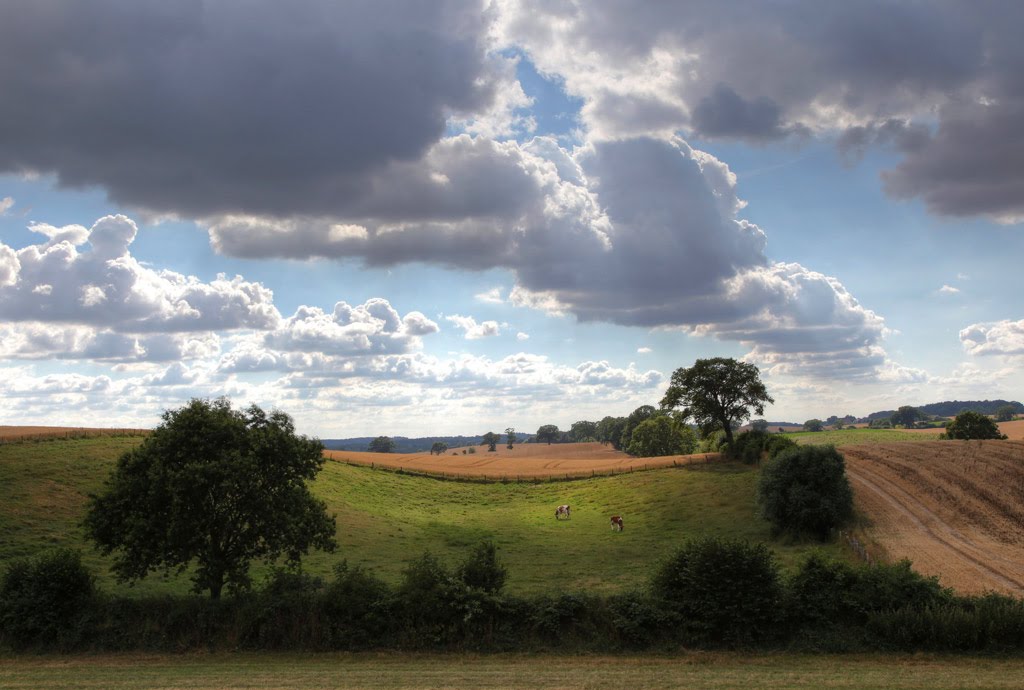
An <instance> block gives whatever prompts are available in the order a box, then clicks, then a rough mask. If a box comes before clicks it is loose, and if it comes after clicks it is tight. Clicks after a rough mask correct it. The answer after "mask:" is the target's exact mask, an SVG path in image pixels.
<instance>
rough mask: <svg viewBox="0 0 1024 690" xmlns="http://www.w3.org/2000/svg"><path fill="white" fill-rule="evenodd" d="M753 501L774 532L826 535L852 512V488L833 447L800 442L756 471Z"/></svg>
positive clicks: (820, 536) (841, 458) (838, 455)
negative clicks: (756, 497)
mask: <svg viewBox="0 0 1024 690" xmlns="http://www.w3.org/2000/svg"><path fill="white" fill-rule="evenodd" d="M758 502H759V503H760V505H761V512H762V514H763V515H764V517H765V518H766V519H767V520H768V521H769V522H771V523H772V525H773V527H774V529H775V530H776V531H777V532H792V533H796V534H800V533H807V534H812V535H814V536H816V537H818V538H820V539H826V538H828V535H829V531H830V530H831V529H832V528H833V527H837V526H839V525H841V524H843V523H844V522H845V521H847V520H848V519H849V518H850V517H851V516H852V515H853V492H852V491H851V490H850V483H849V482H848V481H847V479H846V467H845V463H844V461H843V456H842V455H841V454H840V453H839V452H838V451H837V450H836V449H835V447H834V446H800V447H798V448H792V449H790V450H787V451H784V452H782V453H780V454H778V455H777V456H776V457H775V458H773V459H772V460H769V461H768V462H767V463H766V464H765V466H764V469H762V471H761V480H760V483H759V485H758Z"/></svg>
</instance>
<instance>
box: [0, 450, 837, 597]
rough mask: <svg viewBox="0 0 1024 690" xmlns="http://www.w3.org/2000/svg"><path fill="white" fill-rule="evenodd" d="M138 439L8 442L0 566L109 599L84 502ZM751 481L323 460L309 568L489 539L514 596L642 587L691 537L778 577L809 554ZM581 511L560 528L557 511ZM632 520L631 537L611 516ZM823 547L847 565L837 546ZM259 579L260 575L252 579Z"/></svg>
mask: <svg viewBox="0 0 1024 690" xmlns="http://www.w3.org/2000/svg"><path fill="white" fill-rule="evenodd" d="M140 442H141V439H139V438H96V439H83V440H71V441H64V440H56V441H45V442H39V443H24V444H11V445H5V446H0V486H2V487H3V491H4V499H5V500H3V501H0V525H2V527H3V528H2V529H0V563H2V562H3V561H4V560H6V559H9V558H11V557H15V556H25V555H30V554H32V553H36V552H37V551H39V550H40V549H43V548H46V547H51V546H58V545H59V546H70V547H73V548H79V549H81V550H82V551H83V554H84V556H85V560H86V563H87V564H88V565H89V566H90V567H91V568H92V569H93V570H94V571H95V572H97V573H98V574H100V584H101V586H102V587H104V588H105V589H107V590H108V591H110V590H112V589H113V587H114V586H115V585H114V583H113V580H112V578H111V577H110V576H109V574H108V571H107V563H106V562H105V560H104V559H102V558H101V557H100V556H99V555H98V554H97V553H96V552H95V551H93V550H92V549H91V548H90V547H89V545H88V544H87V543H86V542H85V540H84V536H83V533H82V530H81V527H80V521H81V518H82V515H83V513H84V507H85V503H86V500H87V495H88V494H89V493H90V492H96V491H99V490H100V489H101V487H102V484H103V480H104V478H105V477H106V476H107V475H108V474H109V473H110V471H111V470H112V468H113V467H114V464H115V462H116V459H117V457H118V456H119V455H120V454H121V453H123V452H124V451H125V450H127V449H128V448H131V447H133V446H134V445H136V444H138V443H140ZM756 480H757V472H756V470H755V469H752V468H750V467H747V466H744V465H739V464H733V463H713V464H700V465H693V466H689V467H685V468H676V469H664V470H652V471H649V472H637V473H634V474H626V475H621V476H616V477H598V478H596V479H589V480H578V481H571V482H553V483H547V482H544V483H536V484H535V483H522V484H517V483H515V482H513V483H508V484H500V483H495V484H479V483H472V484H471V483H459V482H450V481H439V480H436V479H428V478H422V477H411V476H408V475H401V474H396V473H393V472H381V471H376V470H372V469H370V468H366V467H353V466H349V465H345V464H341V463H335V462H328V463H326V464H325V466H324V469H323V471H322V472H321V474H320V476H319V478H318V479H317V481H316V482H315V483H314V485H313V488H314V492H315V493H316V494H317V495H319V496H320V497H321V498H323V499H324V500H325V501H326V502H327V504H328V510H329V512H331V513H334V514H336V515H337V516H338V531H337V538H338V543H339V549H338V552H337V553H335V554H314V555H311V556H310V557H309V558H307V559H306V560H305V561H304V563H305V567H306V569H307V570H308V571H310V572H312V573H315V574H320V575H324V576H327V575H329V574H330V572H331V568H332V567H333V564H334V563H336V562H338V561H340V560H341V559H348V561H349V562H350V563H358V564H363V565H365V566H367V567H369V568H372V569H373V570H375V571H376V572H377V573H378V574H379V575H380V576H382V577H384V578H385V579H387V580H391V581H397V579H398V577H399V576H400V573H401V570H402V568H403V567H404V565H405V564H406V563H408V561H409V560H410V559H412V558H413V557H415V556H418V555H419V554H421V553H422V552H423V551H424V550H430V551H432V552H434V553H435V554H437V555H439V556H441V557H442V558H444V559H445V560H447V561H448V562H449V563H452V564H454V563H456V562H458V561H460V560H461V559H462V558H464V556H465V555H466V553H467V552H468V550H469V547H471V546H472V545H473V544H475V543H476V542H477V541H479V540H480V539H484V538H491V539H494V541H495V542H496V543H497V545H498V547H499V555H500V557H501V558H502V560H503V561H504V562H505V563H506V565H507V566H508V568H509V571H510V578H509V584H508V586H509V589H510V590H511V591H513V592H518V593H535V592H542V591H551V590H553V589H554V590H557V591H573V590H578V589H582V588H586V589H589V590H591V591H595V592H605V593H607V592H613V591H620V590H623V589H627V588H630V587H634V586H640V585H642V584H643V583H644V582H646V580H647V579H648V577H649V576H650V573H651V572H652V570H653V568H654V566H655V564H656V563H657V562H658V560H659V559H661V558H662V557H664V556H666V555H667V554H669V553H670V552H671V551H672V550H673V549H674V548H675V547H676V546H677V545H678V544H680V543H681V542H682V541H683V540H684V539H685V538H687V537H692V536H698V535H719V536H726V537H732V538H738V539H746V540H750V541H758V542H761V541H763V542H768V543H770V545H771V547H772V549H773V550H774V551H775V552H776V554H777V556H778V558H779V561H780V562H781V563H782V564H783V566H784V567H791V566H793V565H794V564H796V563H797V562H799V561H800V560H802V558H803V557H804V556H805V555H806V553H807V552H808V551H809V550H810V549H811V548H812V547H810V546H808V545H799V544H797V545H792V544H784V543H777V542H775V543H773V542H772V541H771V539H770V535H769V528H768V524H767V523H766V522H765V521H763V520H762V519H761V518H759V517H758V515H757V508H756V506H755V498H754V497H755V487H756ZM561 503H569V504H571V505H572V507H573V516H572V519H571V520H567V521H555V519H554V508H555V506H557V505H559V504H561ZM613 513H615V514H621V515H623V516H624V517H625V527H626V529H625V531H624V532H622V533H615V532H612V531H611V530H610V529H609V523H608V516H609V515H611V514H613ZM824 549H825V550H826V551H827V552H829V553H831V554H832V555H835V556H838V557H847V554H846V551H845V549H843V548H842V547H841V546H839V545H837V544H831V545H827V546H825V547H824ZM258 574H259V571H257V575H258ZM187 589H188V582H187V578H186V577H184V576H181V577H177V578H172V579H169V580H164V579H163V578H162V577H160V576H150V577H149V578H147V579H146V580H143V581H142V582H141V583H140V584H138V585H136V587H135V588H134V590H133V591H134V592H137V593H147V594H151V593H159V592H184V591H187Z"/></svg>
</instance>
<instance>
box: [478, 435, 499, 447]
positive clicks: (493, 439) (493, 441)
mask: <svg viewBox="0 0 1024 690" xmlns="http://www.w3.org/2000/svg"><path fill="white" fill-rule="evenodd" d="M500 440H501V436H500V435H498V434H496V433H494V432H493V431H488V432H487V433H486V434H484V435H483V438H481V440H480V445H481V446H487V450H488V451H495V450H497V449H498V441H500Z"/></svg>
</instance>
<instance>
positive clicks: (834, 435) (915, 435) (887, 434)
mask: <svg viewBox="0 0 1024 690" xmlns="http://www.w3.org/2000/svg"><path fill="white" fill-rule="evenodd" d="M930 431H931V432H934V433H926V432H920V431H902V430H900V429H840V430H838V431H836V430H834V429H833V430H828V431H796V432H787V433H786V436H787V437H788V438H791V439H793V440H794V441H796V442H797V443H801V444H804V445H811V444H822V445H824V444H831V445H833V446H836V447H837V448H839V447H842V446H860V445H866V444H872V443H902V442H908V443H912V442H914V441H917V442H921V441H936V440H938V438H939V434H941V433H942V431H943V430H942V429H931V430H930Z"/></svg>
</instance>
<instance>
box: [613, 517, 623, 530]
mask: <svg viewBox="0 0 1024 690" xmlns="http://www.w3.org/2000/svg"><path fill="white" fill-rule="evenodd" d="M622 527H623V525H622V516H621V515H612V529H613V530H616V531H617V532H621V531H622Z"/></svg>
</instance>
